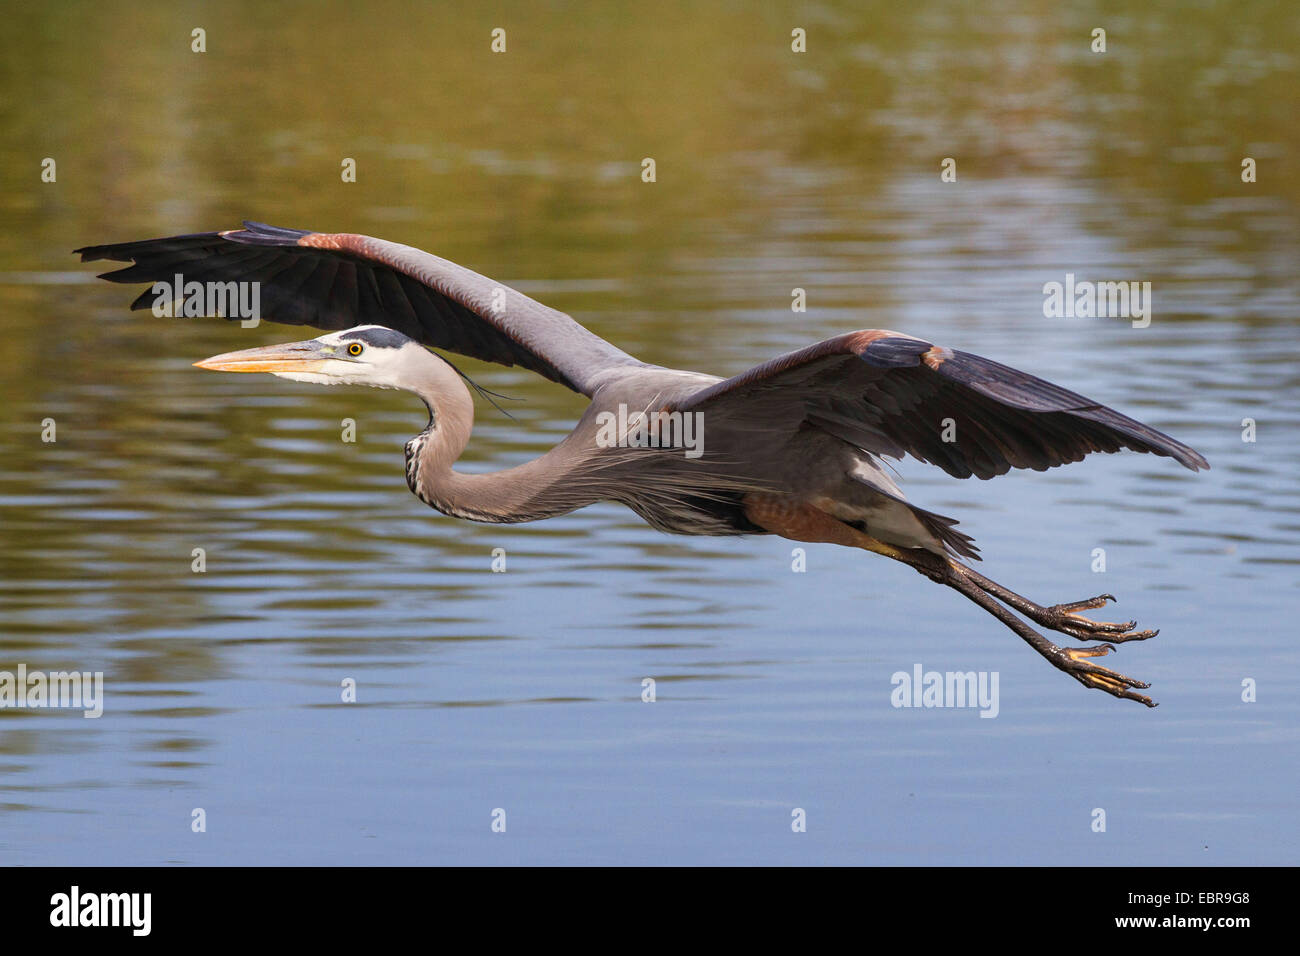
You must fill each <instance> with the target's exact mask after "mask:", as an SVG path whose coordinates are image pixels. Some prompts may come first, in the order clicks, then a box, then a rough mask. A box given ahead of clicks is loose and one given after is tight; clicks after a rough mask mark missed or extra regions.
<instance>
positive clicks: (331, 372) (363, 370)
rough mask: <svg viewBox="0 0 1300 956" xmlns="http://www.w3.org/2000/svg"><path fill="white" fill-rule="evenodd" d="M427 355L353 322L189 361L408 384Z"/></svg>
mask: <svg viewBox="0 0 1300 956" xmlns="http://www.w3.org/2000/svg"><path fill="white" fill-rule="evenodd" d="M430 357H434V358H436V356H434V355H433V353H431V352H429V351H428V350H427V349H426V348H425V347H424V346H422V345H420V343H418V342H416V341H415V340H414V339H411V338H409V337H407V336H405V335H403V334H402V333H401V332H397V331H395V330H393V329H389V328H385V327H384V326H382V325H358V326H357V327H355V328H351V329H345V330H344V331H342V332H330V333H328V334H326V335H322V336H320V337H319V338H315V339H308V340H307V341H305V342H289V343H287V344H285V345H266V346H262V347H261V348H255V349H244V350H243V351H240V352H224V353H222V354H221V355H214V356H212V357H211V358H206V359H204V360H203V361H202V362H195V363H194V364H195V365H196V366H197V367H198V368H208V369H214V370H216V371H219V372H270V373H271V374H272V375H277V376H279V377H280V378H287V379H289V380H290V381H294V382H312V383H315V384H317V385H370V386H372V387H375V388H410V387H411V385H410V383H411V382H412V380H413V375H414V373H415V372H416V370H417V369H418V368H420V367H421V366H422V365H423V366H424V367H427V363H428V361H429V359H430Z"/></svg>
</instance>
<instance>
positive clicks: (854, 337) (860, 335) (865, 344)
mask: <svg viewBox="0 0 1300 956" xmlns="http://www.w3.org/2000/svg"><path fill="white" fill-rule="evenodd" d="M894 338H902V339H906V338H911V336H907V335H903V334H902V333H901V332H891V331H890V330H889V329H862V330H860V331H857V332H849V333H847V334H845V336H844V343H845V344H846V345H847V346H848V347H849V349H850V351H853V352H856V353H857V354H858V355H861V354H862V353H863V352H865V351H866V350H867V349H868V348H869V347H870V345H871V343H872V342H874V341H876V340H877V339H894Z"/></svg>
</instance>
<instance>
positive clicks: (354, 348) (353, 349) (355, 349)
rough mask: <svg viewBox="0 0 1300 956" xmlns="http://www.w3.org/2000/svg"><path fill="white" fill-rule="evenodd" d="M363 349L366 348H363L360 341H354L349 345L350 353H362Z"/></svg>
mask: <svg viewBox="0 0 1300 956" xmlns="http://www.w3.org/2000/svg"><path fill="white" fill-rule="evenodd" d="M363 351H364V349H362V348H361V343H360V342H353V343H352V344H351V345H349V346H348V354H349V355H360V354H361V353H362V352H363Z"/></svg>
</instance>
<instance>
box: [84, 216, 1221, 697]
mask: <svg viewBox="0 0 1300 956" xmlns="http://www.w3.org/2000/svg"><path fill="white" fill-rule="evenodd" d="M78 251H79V252H81V253H82V257H83V259H97V258H108V259H117V260H120V261H133V262H134V263H135V264H134V265H133V266H131V267H129V268H127V269H124V270H121V271H119V272H115V273H111V274H108V275H106V276H105V278H108V279H111V280H113V281H118V282H133V281H150V282H158V281H162V280H170V279H171V278H172V276H173V275H175V274H182V273H186V272H188V275H189V276H190V277H192V278H194V279H195V280H198V281H207V282H213V281H216V282H218V283H229V282H241V281H242V282H258V283H260V284H261V289H262V292H261V301H262V302H263V303H264V313H265V314H264V316H261V317H264V318H267V319H269V320H271V321H275V322H281V323H285V324H292V325H314V326H317V327H319V328H325V329H336V330H341V331H334V332H330V333H328V334H326V335H323V336H321V337H319V338H317V339H312V340H309V341H305V342H299V343H292V344H290V345H285V346H267V347H262V348H254V349H246V350H243V351H240V352H233V353H227V354H224V355H218V356H214V357H213V358H211V359H207V360H206V361H204V362H202V363H199V364H200V365H202V366H204V367H208V368H215V369H221V370H227V371H264V372H271V373H273V374H276V375H280V376H282V377H285V378H290V379H294V380H297V381H306V382H314V383H320V384H359V385H371V386H377V387H383V388H400V389H405V390H407V391H410V392H413V393H415V394H416V395H418V396H419V397H420V398H421V399H422V400H423V401H424V403H425V405H426V406H427V407H428V409H429V412H430V419H429V425H428V427H427V428H426V429H425V430H424V431H423V432H421V433H420V434H419V435H417V436H416V437H414V438H413V439H412V440H411V441H410V442H408V443H407V446H406V478H407V483H408V485H409V486H410V488H411V490H412V491H413V492H414V493H415V494H416V495H417V496H418V497H419V498H420V499H421V500H422V501H424V502H426V503H427V504H429V505H431V506H432V507H434V508H436V509H437V510H439V511H441V512H443V513H445V514H448V515H452V516H454V517H457V518H465V519H468V520H473V521H487V522H519V521H534V520H539V519H543V518H550V517H554V516H557V515H562V514H566V513H568V512H571V511H574V510H577V509H579V508H582V507H585V506H587V505H589V504H593V503H595V502H597V501H613V502H618V503H621V504H624V505H626V506H628V507H629V508H631V509H632V510H633V511H635V512H636V513H637V514H639V515H640V516H641V517H642V518H644V519H645V520H646V521H647V522H648V523H649V524H650V525H652V526H653V527H655V528H658V529H660V530H663V531H669V532H674V533H679V534H703V535H735V534H778V535H782V536H784V537H786V538H789V539H791V540H795V541H810V542H812V541H819V542H829V543H833V544H839V545H844V546H848V547H854V548H861V549H864V550H868V551H872V552H875V553H877V554H882V555H885V556H887V557H890V558H893V559H894V560H897V561H901V562H903V563H905V564H908V565H909V566H911V567H913V568H915V569H916V570H918V571H920V572H921V573H922V574H925V575H926V576H927V577H929V578H931V579H932V580H935V581H938V582H940V583H942V584H945V585H947V586H949V587H951V588H953V589H955V590H957V591H959V592H960V593H962V594H963V595H965V596H966V597H967V598H969V599H970V600H972V601H974V602H975V603H977V604H979V605H980V606H981V607H983V608H984V609H985V610H986V611H988V612H989V613H991V614H993V615H994V616H995V617H997V618H998V619H999V620H1000V621H1002V622H1003V623H1004V624H1006V625H1007V626H1008V627H1010V628H1011V629H1012V630H1014V631H1015V632H1016V633H1017V634H1019V635H1020V637H1022V638H1023V639H1024V640H1025V641H1026V642H1028V643H1029V644H1030V645H1031V646H1033V647H1034V648H1035V650H1037V651H1038V652H1039V653H1040V654H1042V655H1043V656H1044V657H1046V658H1047V659H1048V660H1049V661H1050V662H1051V663H1052V664H1053V665H1054V666H1056V667H1058V668H1059V669H1061V670H1064V671H1066V672H1067V673H1069V674H1070V675H1071V676H1072V677H1074V678H1075V679H1076V680H1078V681H1080V682H1081V683H1083V684H1084V685H1086V686H1090V687H1095V688H1098V689H1101V690H1105V691H1107V692H1108V693H1110V694H1113V695H1115V696H1117V697H1127V698H1130V699H1134V700H1139V701H1142V702H1143V703H1147V704H1151V701H1150V699H1149V698H1147V697H1145V696H1143V695H1140V694H1137V693H1136V692H1135V691H1134V688H1144V687H1146V686H1147V685H1146V684H1144V683H1142V682H1140V681H1135V680H1133V679H1132V678H1129V677H1125V676H1124V675H1122V674H1117V673H1116V672H1114V671H1111V670H1108V669H1107V668H1104V667H1100V666H1098V665H1095V664H1092V663H1091V662H1089V661H1088V660H1086V658H1089V657H1095V656H1101V655H1104V654H1105V653H1106V652H1107V651H1108V650H1113V646H1112V644H1111V643H1103V644H1101V645H1100V646H1097V647H1093V648H1087V649H1083V648H1074V649H1065V648H1060V647H1057V646H1056V645H1055V644H1052V643H1051V642H1050V641H1048V640H1047V639H1046V638H1044V637H1043V636H1042V635H1040V634H1038V633H1037V632H1036V631H1034V630H1033V629H1032V628H1030V627H1029V626H1028V625H1026V624H1025V622H1024V621H1022V620H1021V619H1020V618H1018V617H1016V616H1015V615H1014V614H1012V613H1011V612H1010V611H1009V610H1008V608H1012V609H1014V610H1016V611H1018V612H1020V613H1021V614H1023V615H1025V616H1026V617H1028V618H1030V619H1031V620H1033V621H1035V622H1036V623H1039V624H1041V625H1043V626H1046V627H1049V628H1051V629H1053V630H1056V631H1059V632H1061V633H1064V634H1067V635H1069V636H1071V637H1075V638H1077V639H1080V640H1105V641H1107V642H1114V643H1120V642H1124V641H1139V640H1145V639H1147V638H1149V637H1152V636H1154V634H1155V632H1154V631H1134V630H1133V627H1134V624H1133V623H1132V622H1127V623H1123V624H1109V623H1104V622H1094V621H1090V620H1088V619H1086V618H1083V617H1081V616H1080V615H1079V613H1078V612H1079V611H1081V610H1084V609H1087V608H1094V607H1099V606H1101V605H1103V604H1104V603H1105V602H1106V600H1107V599H1108V598H1109V597H1110V596H1109V595H1101V596H1098V597H1096V598H1090V599H1088V600H1085V601H1079V602H1074V603H1071V604H1062V605H1054V606H1051V607H1044V606H1042V605H1039V604H1036V603H1034V602H1032V601H1029V600H1028V599H1026V598H1023V597H1021V596H1020V595H1018V594H1016V593H1015V592H1012V591H1009V590H1007V589H1006V588H1003V587H1002V586H1001V585H998V584H997V583H995V582H993V581H991V580H989V579H988V578H985V577H984V576H983V575H981V574H979V573H978V572H976V571H974V570H973V569H972V568H970V567H969V566H968V565H966V564H964V563H962V562H961V560H960V559H961V558H976V557H977V553H976V549H975V547H974V545H973V542H972V541H971V539H970V538H969V537H967V536H966V535H965V534H962V533H961V532H959V531H957V530H956V529H955V528H954V527H953V526H954V525H955V524H956V522H955V521H954V520H953V519H951V518H946V517H943V516H940V515H936V514H933V513H931V512H928V511H925V510H923V509H921V508H918V507H916V506H915V505H912V504H910V503H909V502H907V500H906V499H905V498H904V496H903V494H902V492H901V490H900V489H899V488H898V486H897V485H896V484H895V482H894V481H893V480H892V478H891V477H890V475H889V473H888V471H887V470H886V467H885V465H884V463H883V461H882V459H883V458H885V457H892V458H899V457H902V456H904V455H911V456H913V457H916V458H918V459H921V460H922V461H929V462H931V463H933V464H935V465H938V466H939V467H941V468H943V469H944V470H945V471H947V472H948V473H949V474H951V475H953V476H955V477H959V478H966V477H970V476H972V475H974V476H976V477H979V478H991V477H993V476H995V475H1000V474H1003V473H1005V472H1006V471H1008V470H1009V469H1011V468H1013V467H1016V468H1033V469H1036V470H1040V471H1041V470H1044V469H1047V468H1050V467H1053V466H1056V465H1061V464H1065V463H1067V462H1072V461H1078V460H1080V459H1082V458H1083V457H1084V456H1085V455H1086V454H1088V453H1090V452H1095V451H1105V452H1113V451H1118V450H1120V449H1121V448H1128V449H1132V450H1135V451H1141V452H1150V453H1154V454H1157V455H1162V456H1165V457H1170V458H1173V459H1175V460H1176V461H1178V462H1179V463H1180V464H1183V465H1184V466H1186V467H1188V468H1190V469H1192V470H1196V469H1198V468H1202V467H1207V466H1206V463H1205V460H1204V459H1203V458H1202V457H1201V456H1200V455H1198V454H1197V453H1196V452H1195V451H1193V450H1192V449H1191V448H1188V447H1187V446H1186V445H1183V444H1182V443H1180V442H1178V441H1176V440H1174V439H1172V438H1170V437H1169V436H1167V435H1164V434H1162V433H1160V432H1158V431H1156V430H1154V429H1152V428H1150V427H1149V426H1146V425H1143V424H1142V423H1140V422H1137V421H1134V420H1133V419H1131V418H1128V417H1127V416H1124V415H1122V414H1120V413H1119V412H1116V411H1114V410H1113V409H1110V408H1107V407H1106V406H1104V405H1101V404H1100V403H1097V402H1094V401H1091V400H1090V399H1087V398H1084V397H1083V396H1081V395H1077V394H1075V393H1073V392H1069V391H1067V390H1065V389H1063V388H1060V387H1059V386H1056V385H1053V384H1051V383H1049V382H1045V381H1043V380H1042V379H1038V378H1035V377H1034V376H1032V375H1029V374H1027V373H1024V372H1020V371H1018V370H1016V369H1012V368H1008V367H1007V366H1004V365H1000V364H998V363H996V362H993V361H990V360H988V359H985V358H981V357H980V356H977V355H973V354H970V353H966V352H960V351H956V350H952V349H947V348H942V347H940V346H935V345H933V344H931V343H929V342H926V341H924V340H922V339H918V338H915V337H913V336H909V335H903V334H901V333H898V332H891V331H888V330H879V329H873V330H862V331H857V332H850V333H846V334H844V335H840V336H836V337H835V338H831V339H827V340H825V341H823V342H818V343H815V344H813V345H810V346H808V347H806V348H804V349H800V350H798V351H795V352H791V353H789V354H787V355H782V356H779V357H777V358H775V359H772V360H771V361H769V362H766V363H764V364H762V365H758V366H755V367H754V368H752V369H750V370H748V371H746V372H743V373H741V374H739V375H736V376H733V377H731V378H721V377H718V376H715V375H708V374H704V373H701V372H695V371H686V370H679V369H669V368H662V367H659V366H655V365H650V364H647V363H645V362H642V361H640V360H639V359H637V358H634V357H633V356H631V355H628V354H627V353H626V352H623V351H622V350H621V349H618V348H617V347H615V346H614V345H611V344H610V343H609V342H606V341H605V340H604V339H601V338H600V337H598V336H596V335H594V334H593V333H592V332H590V331H589V330H587V329H585V328H583V327H582V326H581V325H579V324H578V323H576V322H574V321H573V320H572V319H571V318H570V317H569V316H567V315H564V314H563V313H561V312H557V311H555V310H554V309H549V308H547V307H546V306H543V305H541V304H540V303H537V302H534V301H533V300H532V299H529V298H527V297H526V296H522V295H520V294H519V293H518V292H515V291H513V290H511V289H508V288H506V287H504V286H501V285H500V284H498V283H494V282H492V280H490V279H486V278H484V277H483V276H479V275H477V274H475V273H472V272H470V271H469V270H466V269H464V268H462V267H460V266H457V265H455V264H454V263H451V262H448V261H447V260H444V259H439V258H438V257H436V256H433V255H430V254H429V253H425V252H422V251H420V250H418V249H414V248H412V247H410V246H402V245H398V244H396V243H390V242H385V241H383V240H379V239H372V238H369V237H366V236H357V235H351V234H322V233H310V232H303V231H299V230H289V229H277V228H275V227H270V226H262V225H259V224H256V223H246V224H245V229H243V230H235V231H231V232H225V233H204V234H198V235H192V236H175V237H170V238H166V239H156V240H146V241H144V242H135V243H122V244H119V245H112V246H98V247H91V248H87V249H82V250H78ZM149 295H150V293H148V292H147V293H146V294H145V295H142V296H141V297H140V298H139V299H137V300H136V302H135V303H134V305H133V307H134V308H144V307H147V306H148V305H150V304H151V302H150V299H149ZM425 346H435V347H442V348H447V349H450V350H452V351H456V352H461V353H463V354H467V355H471V356H474V357H476V358H480V359H485V360H487V361H494V362H500V363H503V364H506V365H513V364H517V365H522V366H524V367H526V368H529V369H531V370H533V371H535V372H537V373H539V374H541V375H543V376H545V377H546V378H549V379H551V380H552V381H555V382H558V383H560V384H562V385H564V386H566V387H568V388H571V389H573V390H575V391H577V392H581V393H582V394H584V395H586V396H587V397H588V398H589V399H590V405H589V406H588V408H587V409H586V411H585V413H584V414H583V416H582V418H581V419H580V420H579V421H578V423H577V424H576V426H575V427H574V429H573V431H572V432H571V433H570V434H569V435H568V436H567V437H566V438H565V439H564V440H563V441H561V442H560V443H559V444H558V445H556V446H555V447H554V448H553V449H551V450H550V451H549V452H547V453H546V454H544V455H542V456H541V457H540V458H537V459H536V460H534V461H531V462H528V463H526V464H523V465H520V466H518V467H516V468H511V469H507V470H504V471H499V472H494V473H488V474H463V473H461V472H458V471H457V470H456V469H455V467H454V466H455V463H456V460H457V459H458V458H459V457H460V455H461V453H462V452H463V451H464V449H465V447H466V445H467V443H468V442H469V439H470V433H471V430H472V428H473V420H474V405H473V399H472V397H471V395H470V392H469V390H468V389H467V388H466V387H465V384H464V383H463V382H462V380H461V377H460V376H459V373H458V372H456V371H455V370H454V369H453V368H452V367H451V366H450V365H449V364H448V363H447V362H445V361H444V360H443V359H441V358H440V357H438V356H437V355H436V354H434V353H432V352H430V351H429V350H428V349H427V348H426V347H425ZM650 424H654V426H655V428H650V429H647V425H650ZM648 437H649V440H647V438H648Z"/></svg>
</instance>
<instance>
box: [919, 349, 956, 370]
mask: <svg viewBox="0 0 1300 956" xmlns="http://www.w3.org/2000/svg"><path fill="white" fill-rule="evenodd" d="M950 358H952V351H951V350H950V349H946V348H944V347H943V346H942V345H934V346H931V348H930V350H929V351H928V352H926V353H925V354H924V355H922V356H921V361H923V362H924V363H925V364H926V365H928V366H930V368H932V369H934V370H935V371H938V370H939V366H940V365H942V364H943V363H944V362H946V361H948V359H950Z"/></svg>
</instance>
